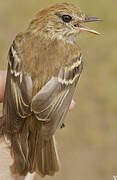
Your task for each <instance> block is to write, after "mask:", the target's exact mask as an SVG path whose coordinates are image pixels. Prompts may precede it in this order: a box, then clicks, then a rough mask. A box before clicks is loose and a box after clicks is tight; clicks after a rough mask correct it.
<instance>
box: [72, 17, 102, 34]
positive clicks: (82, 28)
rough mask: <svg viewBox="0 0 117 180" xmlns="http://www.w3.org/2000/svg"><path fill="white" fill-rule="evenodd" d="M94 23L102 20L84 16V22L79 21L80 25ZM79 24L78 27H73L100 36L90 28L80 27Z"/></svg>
mask: <svg viewBox="0 0 117 180" xmlns="http://www.w3.org/2000/svg"><path fill="white" fill-rule="evenodd" d="M94 21H102V20H101V19H100V18H96V17H88V16H86V17H85V20H83V21H81V22H80V23H87V22H94ZM80 23H79V24H78V25H75V26H76V27H79V28H80V31H87V32H90V33H93V34H97V35H100V33H99V32H97V31H95V30H93V29H90V28H88V27H86V26H82V25H81V24H80Z"/></svg>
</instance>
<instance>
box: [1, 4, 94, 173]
mask: <svg viewBox="0 0 117 180" xmlns="http://www.w3.org/2000/svg"><path fill="white" fill-rule="evenodd" d="M64 14H65V15H66V14H67V15H69V16H70V17H72V18H71V20H70V18H69V16H67V17H64V18H67V19H65V21H66V22H63V18H61V17H62V16H63V15H64ZM86 17H87V16H85V14H84V13H83V12H82V11H81V10H80V9H79V8H78V7H77V6H74V5H73V4H71V3H60V4H56V5H55V6H52V7H50V8H48V9H45V10H42V11H40V12H39V13H38V14H37V15H36V16H35V18H34V19H33V20H32V21H31V23H30V24H29V27H28V28H27V29H26V31H24V32H23V33H19V34H18V35H17V36H16V38H15V40H14V41H13V43H12V45H11V47H10V50H9V56H8V73H7V82H6V89H5V97H4V107H3V120H2V125H1V131H2V135H3V136H4V137H5V138H7V139H8V140H9V142H10V150H11V155H12V157H13V159H14V163H13V165H12V167H11V171H12V174H14V175H15V174H19V175H21V176H26V174H27V173H28V172H30V173H33V172H37V173H38V174H40V175H41V176H45V175H53V174H54V173H55V172H56V171H58V169H59V163H58V155H57V151H56V145H55V140H54V134H55V132H56V130H57V128H59V127H61V126H62V125H63V123H64V118H65V116H66V114H67V112H68V109H69V105H70V103H71V100H72V97H73V94H74V91H75V88H76V85H77V82H78V80H79V77H80V74H81V72H82V68H83V63H82V54H81V51H80V48H79V46H78V43H77V41H76V36H77V34H78V33H79V32H80V26H79V27H78V26H77V27H76V25H77V24H80V23H81V22H85V19H86ZM69 20H70V21H71V22H69V23H68V21H69ZM88 31H89V30H88ZM95 33H96V32H95Z"/></svg>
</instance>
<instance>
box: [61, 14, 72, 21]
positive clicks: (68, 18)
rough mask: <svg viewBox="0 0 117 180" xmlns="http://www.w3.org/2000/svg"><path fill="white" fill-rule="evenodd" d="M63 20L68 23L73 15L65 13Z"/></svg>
mask: <svg viewBox="0 0 117 180" xmlns="http://www.w3.org/2000/svg"><path fill="white" fill-rule="evenodd" d="M62 20H63V21H64V22H66V23H69V22H70V21H71V20H72V17H71V16H69V15H63V16H62Z"/></svg>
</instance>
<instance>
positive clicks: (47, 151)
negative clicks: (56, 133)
mask: <svg viewBox="0 0 117 180" xmlns="http://www.w3.org/2000/svg"><path fill="white" fill-rule="evenodd" d="M37 157H39V158H38V161H37V160H36V159H35V163H36V172H37V173H40V174H41V175H42V176H45V175H50V176H52V175H53V174H54V173H55V172H56V171H58V169H59V165H58V157H57V152H56V145H55V142H54V137H51V138H50V139H49V140H41V143H39V148H37V152H36V156H35V158H37Z"/></svg>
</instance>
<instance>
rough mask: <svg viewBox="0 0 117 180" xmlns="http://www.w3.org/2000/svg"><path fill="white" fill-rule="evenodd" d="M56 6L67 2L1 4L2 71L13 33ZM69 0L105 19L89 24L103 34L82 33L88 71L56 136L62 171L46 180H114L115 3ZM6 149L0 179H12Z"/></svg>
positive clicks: (116, 148) (29, 0) (116, 161)
mask: <svg viewBox="0 0 117 180" xmlns="http://www.w3.org/2000/svg"><path fill="white" fill-rule="evenodd" d="M56 2H67V1H66V0H64V1H61V0H56V1H55V0H45V1H44V0H25V1H24V0H20V1H18V0H12V1H11V0H7V1H5V0H0V69H1V70H6V68H7V53H8V49H9V46H10V44H11V42H12V40H13V39H14V37H15V35H16V34H17V33H18V32H20V31H23V30H24V29H25V28H26V26H27V24H28V22H29V20H30V19H31V18H32V17H33V15H35V13H36V12H38V11H39V10H40V9H42V8H45V7H48V6H49V5H52V4H54V3H56ZM71 2H73V3H75V4H78V5H79V6H80V7H81V9H83V10H84V11H85V12H86V14H87V15H89V16H96V17H99V18H102V19H103V20H104V21H103V22H97V23H90V24H88V26H89V27H92V28H93V29H96V30H97V31H99V32H101V36H95V35H92V34H89V33H82V34H80V37H79V44H80V47H81V49H82V52H83V54H84V70H83V73H82V75H81V79H80V83H79V84H78V86H77V90H76V92H75V96H74V99H75V101H76V106H75V108H74V109H73V110H72V111H71V112H70V113H69V114H68V115H67V118H66V121H67V122H66V127H65V128H64V130H58V131H57V133H56V140H57V146H58V152H59V156H60V161H61V169H60V171H59V172H58V173H57V174H56V175H55V176H54V177H46V178H45V180H50V179H53V180H65V179H67V180H72V179H73V180H77V179H79V180H85V179H88V180H112V179H113V176H114V175H115V176H116V175H117V117H116V116H117V95H116V93H117V80H116V79H117V20H116V18H117V1H114V0H113V1H112V0H98V1H97V0H79V1H77V0H72V1H71ZM4 146H5V145H4V144H2V145H1V146H0V147H1V148H0V162H1V167H0V180H1V179H2V180H6V179H8V180H10V179H11V177H10V175H9V170H8V165H9V162H10V157H9V152H8V150H7V149H6V148H4ZM35 179H36V180H37V179H42V178H41V177H35Z"/></svg>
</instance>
